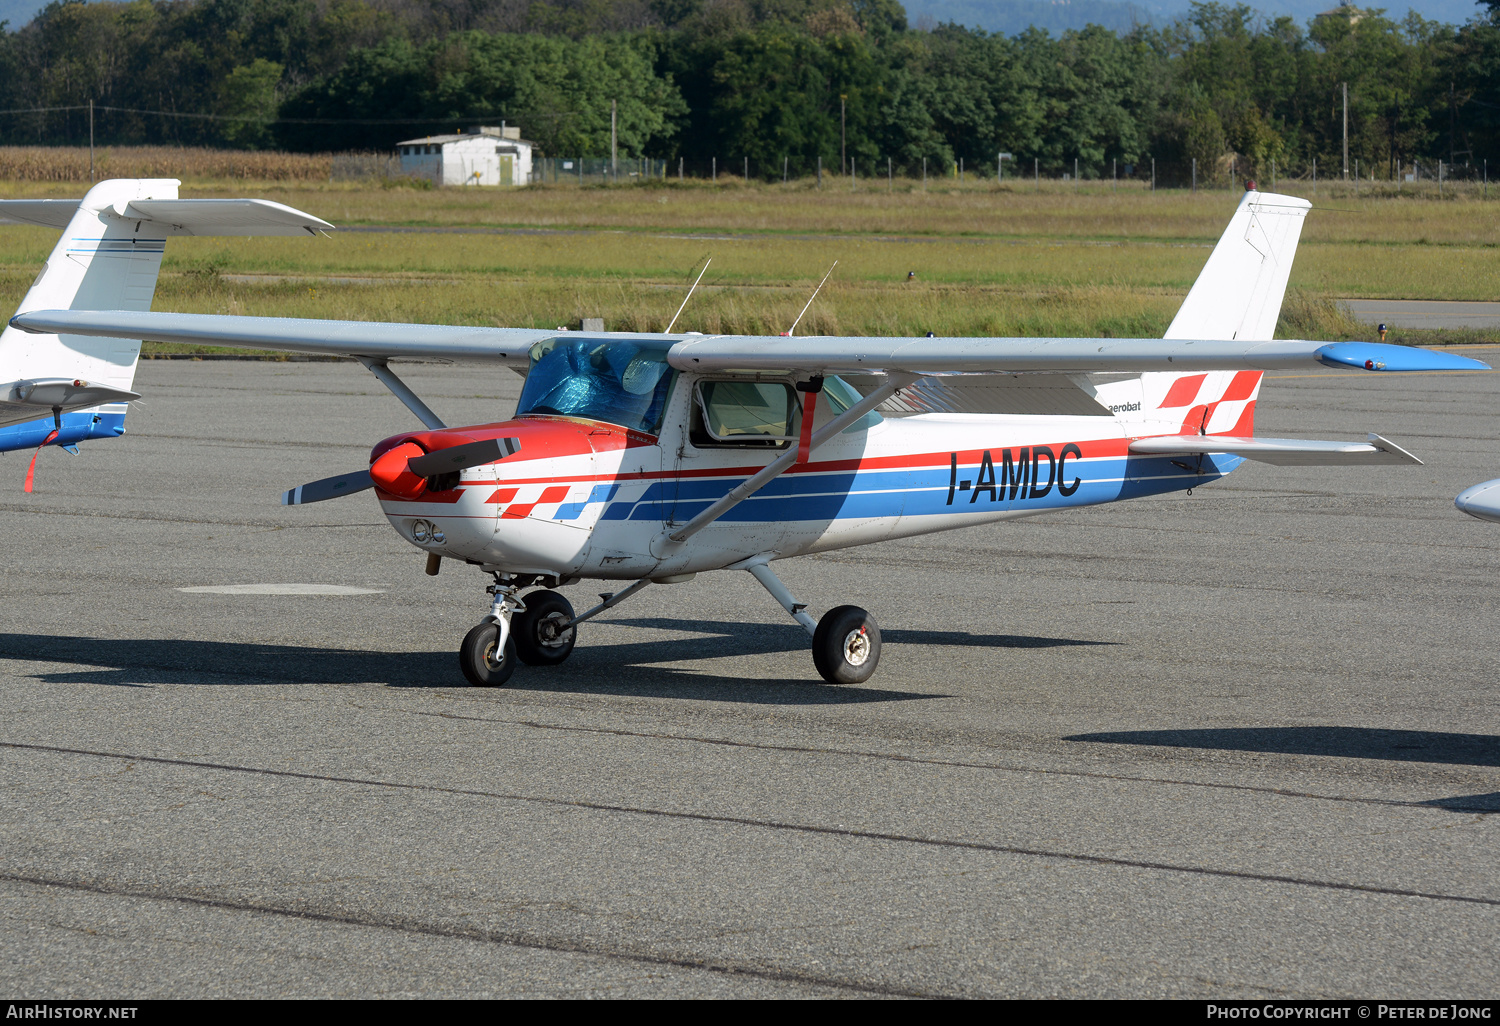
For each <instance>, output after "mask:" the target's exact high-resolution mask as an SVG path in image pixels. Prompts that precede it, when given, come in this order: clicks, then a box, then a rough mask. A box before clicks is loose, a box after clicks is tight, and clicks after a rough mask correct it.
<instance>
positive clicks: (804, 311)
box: [786, 260, 839, 338]
mask: <svg viewBox="0 0 1500 1026" xmlns="http://www.w3.org/2000/svg"><path fill="white" fill-rule="evenodd" d="M838 265H839V262H838V261H837V260H835V261H834V262H833V267H837V266H838ZM833 267H830V268H829V269H828V273H827V274H825V275H823V280H822V281H820V282H818V287H817V288H815V289H813V294H812V295H811V296H808V297H807V306H804V307H803V308H802V312H801V313H799V314H798V315H797V319H796V320H795V321H793V322H792V326H791V327H790V328H788V329H787V332H786V333H787V337H788V338H791V337H793V336H795V335H796V334H797V325H799V324H801V323H802V318H803V317H805V316H806V315H807V310H808V307H810V306H812V305H813V300H814V299H817V298H818V293H819V292H822V291H823V286H824V285H826V284H828V279H829V278H831V277H833Z"/></svg>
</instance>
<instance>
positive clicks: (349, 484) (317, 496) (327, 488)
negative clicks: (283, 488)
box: [281, 470, 375, 506]
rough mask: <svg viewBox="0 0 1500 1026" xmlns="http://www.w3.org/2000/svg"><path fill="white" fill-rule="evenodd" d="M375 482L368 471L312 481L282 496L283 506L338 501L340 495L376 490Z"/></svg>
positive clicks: (357, 471) (358, 471)
mask: <svg viewBox="0 0 1500 1026" xmlns="http://www.w3.org/2000/svg"><path fill="white" fill-rule="evenodd" d="M374 487H375V482H374V481H373V480H372V479H371V478H370V472H369V471H368V470H356V471H355V472H354V473H352V474H340V475H338V476H337V477H325V478H323V480H321V481H310V482H308V483H307V484H305V485H301V486H299V487H297V488H293V489H292V490H291V491H288V492H285V493H283V494H282V496H281V504H282V505H283V506H301V505H303V504H304V503H308V502H322V501H323V500H324V499H337V498H338V497H339V496H340V495H353V494H354V493H355V492H362V491H364V490H365V489H366V488H374Z"/></svg>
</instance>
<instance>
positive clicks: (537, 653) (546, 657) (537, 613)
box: [510, 591, 578, 666]
mask: <svg viewBox="0 0 1500 1026" xmlns="http://www.w3.org/2000/svg"><path fill="white" fill-rule="evenodd" d="M525 602H526V611H525V612H523V613H517V614H515V616H513V617H511V621H510V636H511V637H512V638H513V639H514V640H515V643H516V655H518V656H520V657H521V662H523V663H525V664H526V665H528V666H556V665H557V664H558V663H560V662H562V661H563V660H564V659H566V658H568V656H570V655H572V654H573V642H574V641H576V640H577V639H578V628H576V627H566V628H565V627H563V624H565V623H567V622H568V621H569V620H572V619H573V603H571V602H569V601H568V600H567V599H565V598H563V597H562V596H561V595H559V594H558V593H557V592H555V591H534V592H532V593H531V594H530V595H527V596H526V599H525Z"/></svg>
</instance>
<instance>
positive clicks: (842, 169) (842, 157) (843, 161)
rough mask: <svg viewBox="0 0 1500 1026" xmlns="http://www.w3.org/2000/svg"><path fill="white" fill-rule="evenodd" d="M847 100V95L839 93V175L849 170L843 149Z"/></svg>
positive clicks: (846, 156) (846, 155)
mask: <svg viewBox="0 0 1500 1026" xmlns="http://www.w3.org/2000/svg"><path fill="white" fill-rule="evenodd" d="M848 99H849V96H848V94H847V93H839V174H845V173H846V172H847V171H848V170H849V164H848V154H847V152H846V150H845V148H844V103H845V101H846V100H848Z"/></svg>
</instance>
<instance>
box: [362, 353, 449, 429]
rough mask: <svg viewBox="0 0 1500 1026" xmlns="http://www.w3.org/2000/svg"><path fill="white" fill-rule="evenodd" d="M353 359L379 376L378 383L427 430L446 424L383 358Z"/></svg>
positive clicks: (441, 427) (442, 427) (445, 425)
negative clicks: (413, 414) (398, 400)
mask: <svg viewBox="0 0 1500 1026" xmlns="http://www.w3.org/2000/svg"><path fill="white" fill-rule="evenodd" d="M355 359H356V360H358V361H359V362H360V363H361V364H363V365H364V368H365V370H367V371H369V372H370V373H371V374H373V375H375V376H376V377H377V378H379V379H380V383H381V384H382V385H384V386H385V387H386V388H389V389H390V390H391V393H392V394H393V395H395V397H396V398H397V399H400V400H401V402H402V403H403V404H404V405H405V406H406V408H407V409H408V410H410V411H411V412H413V413H415V414H416V415H417V419H418V420H420V421H421V422H422V423H423V424H424V425H426V426H427V428H428V430H430V431H441V430H443V429H444V428H446V427H447V426H448V425H447V424H444V423H443V421H442V418H440V417H439V416H438V415H437V414H436V413H433V412H432V410H431V408H430V407H428V405H427V404H426V403H424V402H423V401H422V400H421V399H420V398H419V397H418V396H417V393H415V392H413V391H412V390H411V389H410V388H409V387H408V386H407V384H406V382H404V381H402V380H401V379H400V378H398V377H396V374H395V372H394V371H392V370H391V368H390V367H389V366H388V365H387V364H386V362H385V361H384V360H380V359H376V358H375V357H371V356H356V357H355Z"/></svg>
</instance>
